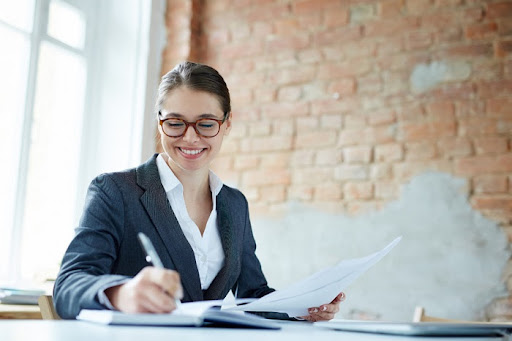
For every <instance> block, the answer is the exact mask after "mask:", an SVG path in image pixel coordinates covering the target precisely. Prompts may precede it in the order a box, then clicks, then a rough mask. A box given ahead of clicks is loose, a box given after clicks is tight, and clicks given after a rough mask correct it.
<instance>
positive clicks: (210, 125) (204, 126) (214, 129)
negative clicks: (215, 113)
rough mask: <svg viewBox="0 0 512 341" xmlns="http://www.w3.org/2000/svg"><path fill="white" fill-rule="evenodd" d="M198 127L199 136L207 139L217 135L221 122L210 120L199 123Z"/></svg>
mask: <svg viewBox="0 0 512 341" xmlns="http://www.w3.org/2000/svg"><path fill="white" fill-rule="evenodd" d="M196 127H197V131H198V132H199V134H201V135H203V136H206V137H210V136H215V135H217V133H218V132H219V128H220V126H219V122H217V121H214V120H208V119H206V120H199V121H197V123H196Z"/></svg>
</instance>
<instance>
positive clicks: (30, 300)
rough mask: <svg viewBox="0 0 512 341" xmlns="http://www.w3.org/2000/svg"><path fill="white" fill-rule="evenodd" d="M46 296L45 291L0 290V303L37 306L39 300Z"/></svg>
mask: <svg viewBox="0 0 512 341" xmlns="http://www.w3.org/2000/svg"><path fill="white" fill-rule="evenodd" d="M44 294H45V291H44V290H25V289H15V288H0V303H2V304H33V305H37V299H38V298H39V296H41V295H44Z"/></svg>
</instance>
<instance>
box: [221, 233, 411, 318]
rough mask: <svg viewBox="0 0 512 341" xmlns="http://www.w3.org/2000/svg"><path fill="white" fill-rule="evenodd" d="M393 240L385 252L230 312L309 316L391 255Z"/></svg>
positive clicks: (351, 261) (332, 269)
mask: <svg viewBox="0 0 512 341" xmlns="http://www.w3.org/2000/svg"><path fill="white" fill-rule="evenodd" d="M401 239H402V237H398V238H396V239H395V240H393V241H392V242H391V243H390V244H389V245H388V246H386V247H385V248H384V249H382V250H381V251H378V252H375V253H374V254H371V255H369V256H366V257H363V258H357V259H349V260H344V261H341V262H340V263H338V264H337V265H335V266H333V267H329V268H326V269H324V270H321V271H319V272H317V273H315V274H313V275H311V276H309V277H307V278H306V279H303V280H302V281H299V282H297V283H295V284H293V285H292V286H290V287H289V288H287V289H285V290H278V291H275V292H273V293H271V294H268V295H266V296H264V297H262V298H260V299H259V300H256V301H254V302H252V303H249V304H246V305H242V306H237V307H233V308H229V309H231V310H243V311H260V312H261V311H272V312H279V313H287V314H288V315H289V316H293V317H296V316H306V315H308V308H311V307H318V306H321V305H322V304H326V303H329V302H331V301H332V300H333V299H334V298H335V297H336V296H337V295H338V294H339V293H340V292H342V291H343V290H344V289H345V288H346V287H347V286H348V285H349V284H351V283H352V282H353V281H354V280H355V279H356V278H358V277H359V276H361V275H362V274H363V273H364V272H366V270H368V269H369V268H370V267H372V266H373V265H374V264H375V263H377V262H378V261H379V260H381V259H382V257H384V256H385V255H387V254H388V253H389V252H390V251H391V250H392V249H393V248H394V247H395V246H396V244H398V242H400V240H401Z"/></svg>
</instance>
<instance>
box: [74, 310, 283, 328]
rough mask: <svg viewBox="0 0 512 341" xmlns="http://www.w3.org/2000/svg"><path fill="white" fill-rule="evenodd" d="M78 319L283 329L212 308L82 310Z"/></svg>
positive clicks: (240, 314) (268, 321)
mask: <svg viewBox="0 0 512 341" xmlns="http://www.w3.org/2000/svg"><path fill="white" fill-rule="evenodd" d="M77 320H82V321H88V322H94V323H100V324H108V325H137V326H176V327H200V326H229V327H243V328H258V329H281V327H280V326H279V325H278V324H277V322H275V321H272V320H267V319H265V318H263V317H260V316H256V315H252V314H248V313H240V312H231V311H224V310H219V309H218V308H209V309H207V310H205V311H203V312H202V313H201V314H200V315H194V314H191V315H184V314H126V313H122V312H119V311H113V310H87V309H85V310H81V311H80V314H79V315H78V316H77Z"/></svg>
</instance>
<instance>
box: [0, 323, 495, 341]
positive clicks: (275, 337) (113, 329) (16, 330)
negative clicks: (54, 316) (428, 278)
mask: <svg viewBox="0 0 512 341" xmlns="http://www.w3.org/2000/svg"><path fill="white" fill-rule="evenodd" d="M0 339H1V340H2V341H32V340H34V341H36V340H37V341H69V340H73V341H82V340H83V341H91V340H93V341H132V340H133V341H149V340H187V341H188V340H191V341H214V340H222V341H262V340H264V341H292V340H293V341H312V340H325V341H345V340H346V341H360V340H365V341H367V340H370V341H390V340H394V341H396V340H399V341H413V340H414V341H424V340H439V339H438V338H437V339H436V338H425V337H403V336H394V335H378V334H365V333H348V332H339V331H331V330H323V329H320V328H317V327H313V326H311V325H307V324H305V323H301V322H287V323H286V322H284V323H283V329H282V330H258V329H234V328H229V329H228V328H176V327H126V326H103V325H96V324H91V323H87V322H80V321H43V320H41V321H37V320H4V321H0ZM442 340H443V341H450V340H456V341H483V340H486V341H497V340H503V338H492V337H487V338H442Z"/></svg>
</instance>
